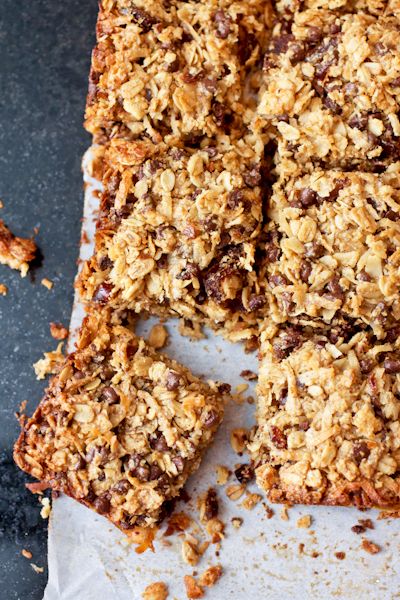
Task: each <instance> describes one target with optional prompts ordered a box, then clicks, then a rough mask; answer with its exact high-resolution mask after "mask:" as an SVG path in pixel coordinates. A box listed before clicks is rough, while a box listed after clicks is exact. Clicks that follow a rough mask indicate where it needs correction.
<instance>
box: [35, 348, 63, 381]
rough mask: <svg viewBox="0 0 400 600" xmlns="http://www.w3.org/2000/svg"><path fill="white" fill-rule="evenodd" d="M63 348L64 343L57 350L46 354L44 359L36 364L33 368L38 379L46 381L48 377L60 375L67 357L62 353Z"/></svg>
mask: <svg viewBox="0 0 400 600" xmlns="http://www.w3.org/2000/svg"><path fill="white" fill-rule="evenodd" d="M62 347H63V343H62V342H60V343H59V344H58V346H57V349H56V350H52V351H51V352H45V353H44V358H41V359H40V360H38V361H37V362H35V364H34V365H33V368H34V371H35V374H36V378H37V379H45V378H46V377H47V375H54V374H55V373H58V371H59V369H60V367H61V365H62V364H63V363H64V360H65V356H64V354H63V353H62Z"/></svg>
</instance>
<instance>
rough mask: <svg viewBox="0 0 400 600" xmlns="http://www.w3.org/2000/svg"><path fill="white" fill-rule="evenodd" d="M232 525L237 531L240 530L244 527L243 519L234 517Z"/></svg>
mask: <svg viewBox="0 0 400 600" xmlns="http://www.w3.org/2000/svg"><path fill="white" fill-rule="evenodd" d="M231 523H232V525H233V527H234V528H235V529H239V528H240V527H241V526H242V525H243V519H242V518H241V517H233V518H232V520H231Z"/></svg>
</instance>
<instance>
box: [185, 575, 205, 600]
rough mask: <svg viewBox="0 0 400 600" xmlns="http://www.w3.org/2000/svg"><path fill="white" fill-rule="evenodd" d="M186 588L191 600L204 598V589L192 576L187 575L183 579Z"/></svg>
mask: <svg viewBox="0 0 400 600" xmlns="http://www.w3.org/2000/svg"><path fill="white" fill-rule="evenodd" d="M183 580H184V582H185V587H186V595H187V597H188V598H189V599H190V600H191V599H196V598H203V596H204V589H203V588H202V587H201V586H200V585H199V584H198V583H197V581H196V580H195V578H194V577H192V576H191V575H185V577H184V578H183Z"/></svg>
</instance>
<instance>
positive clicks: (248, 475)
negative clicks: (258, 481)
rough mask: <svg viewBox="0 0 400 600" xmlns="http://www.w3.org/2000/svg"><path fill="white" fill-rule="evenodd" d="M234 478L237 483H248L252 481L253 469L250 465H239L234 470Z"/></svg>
mask: <svg viewBox="0 0 400 600" xmlns="http://www.w3.org/2000/svg"><path fill="white" fill-rule="evenodd" d="M235 477H236V479H237V480H238V482H239V483H244V484H246V483H249V482H250V481H251V480H252V479H254V469H253V467H252V466H251V465H247V464H243V465H240V467H238V468H237V469H235Z"/></svg>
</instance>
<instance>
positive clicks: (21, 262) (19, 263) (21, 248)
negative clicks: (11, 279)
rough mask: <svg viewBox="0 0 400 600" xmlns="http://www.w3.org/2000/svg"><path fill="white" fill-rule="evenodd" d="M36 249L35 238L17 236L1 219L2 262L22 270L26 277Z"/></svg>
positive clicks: (0, 254) (23, 275)
mask: <svg viewBox="0 0 400 600" xmlns="http://www.w3.org/2000/svg"><path fill="white" fill-rule="evenodd" d="M36 250H37V247H36V244H35V242H34V241H33V240H27V239H25V238H20V237H17V236H15V235H14V234H13V233H12V232H11V231H10V230H9V229H8V228H7V227H6V225H5V224H4V221H3V220H2V219H0V264H2V265H7V266H8V267H11V269H16V270H18V271H21V276H22V277H25V275H26V274H27V272H28V270H29V263H30V262H31V261H32V260H33V259H34V258H35V254H36Z"/></svg>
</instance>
